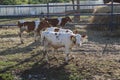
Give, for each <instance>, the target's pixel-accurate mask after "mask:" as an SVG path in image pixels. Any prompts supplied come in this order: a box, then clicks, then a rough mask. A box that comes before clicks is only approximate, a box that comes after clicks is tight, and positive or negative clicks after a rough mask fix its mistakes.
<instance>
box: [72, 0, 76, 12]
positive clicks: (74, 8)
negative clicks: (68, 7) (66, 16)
mask: <svg viewBox="0 0 120 80" xmlns="http://www.w3.org/2000/svg"><path fill="white" fill-rule="evenodd" d="M74 1H75V0H72V4H73V10H75V2H74Z"/></svg>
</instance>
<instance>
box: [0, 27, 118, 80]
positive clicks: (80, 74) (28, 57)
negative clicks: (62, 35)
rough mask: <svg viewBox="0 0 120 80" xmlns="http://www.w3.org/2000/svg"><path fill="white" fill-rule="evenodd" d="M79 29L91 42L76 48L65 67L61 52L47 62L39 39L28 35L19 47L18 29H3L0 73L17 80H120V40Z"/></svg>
mask: <svg viewBox="0 0 120 80" xmlns="http://www.w3.org/2000/svg"><path fill="white" fill-rule="evenodd" d="M78 30H79V33H80V34H87V36H88V42H85V43H84V44H83V45H82V46H81V47H80V48H79V49H76V48H73V49H72V51H71V55H72V57H70V61H69V63H68V64H65V63H64V53H63V51H62V50H59V51H58V52H56V53H52V52H51V51H50V52H49V60H50V63H47V62H46V60H45V59H44V57H43V53H44V52H43V46H41V45H40V41H39V40H38V41H37V42H34V39H33V35H32V33H30V34H26V33H25V36H24V42H25V44H20V40H19V37H18V35H17V34H18V32H19V29H18V28H14V29H0V65H1V67H0V72H1V73H5V72H10V73H12V74H13V75H14V76H16V78H17V79H16V80H20V79H22V80H120V38H119V37H106V36H103V35H101V32H99V31H92V30H86V29H82V28H81V29H80V28H79V29H78ZM4 62H5V63H4ZM6 62H9V64H6ZM3 63H4V64H3Z"/></svg>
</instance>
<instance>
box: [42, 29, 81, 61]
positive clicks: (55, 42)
mask: <svg viewBox="0 0 120 80" xmlns="http://www.w3.org/2000/svg"><path fill="white" fill-rule="evenodd" d="M81 38H82V36H81V35H80V34H77V35H76V34H73V33H63V32H51V31H43V32H42V33H41V40H42V41H43V42H44V50H47V47H49V46H51V47H53V48H54V49H58V48H61V47H64V48H65V54H66V58H65V61H66V62H68V54H69V52H70V49H71V48H72V47H73V46H74V45H77V46H80V45H81V44H82V41H81Z"/></svg>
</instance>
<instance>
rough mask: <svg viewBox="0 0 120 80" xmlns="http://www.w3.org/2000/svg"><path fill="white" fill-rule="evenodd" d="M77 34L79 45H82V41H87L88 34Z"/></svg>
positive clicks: (77, 43)
mask: <svg viewBox="0 0 120 80" xmlns="http://www.w3.org/2000/svg"><path fill="white" fill-rule="evenodd" d="M75 35H76V45H77V47H80V46H81V45H82V43H84V42H86V41H87V35H80V34H75Z"/></svg>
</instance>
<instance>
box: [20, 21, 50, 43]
mask: <svg viewBox="0 0 120 80" xmlns="http://www.w3.org/2000/svg"><path fill="white" fill-rule="evenodd" d="M50 26H51V25H50V24H49V22H48V21H46V20H42V21H39V20H36V21H24V20H20V21H18V27H19V28H20V33H19V37H20V40H21V43H24V42H23V39H22V33H23V32H24V31H26V32H28V33H29V32H32V31H33V32H34V37H35V41H36V37H37V35H40V31H41V30H43V29H45V28H48V27H50Z"/></svg>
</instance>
